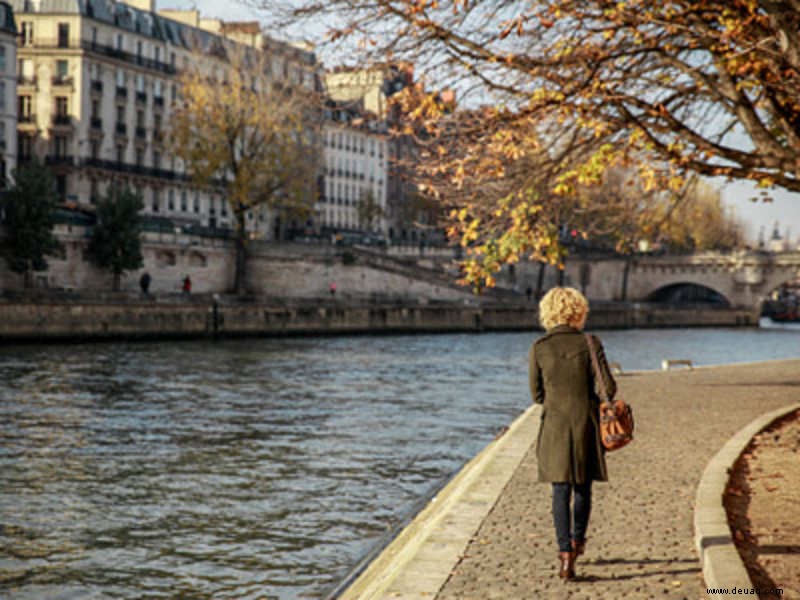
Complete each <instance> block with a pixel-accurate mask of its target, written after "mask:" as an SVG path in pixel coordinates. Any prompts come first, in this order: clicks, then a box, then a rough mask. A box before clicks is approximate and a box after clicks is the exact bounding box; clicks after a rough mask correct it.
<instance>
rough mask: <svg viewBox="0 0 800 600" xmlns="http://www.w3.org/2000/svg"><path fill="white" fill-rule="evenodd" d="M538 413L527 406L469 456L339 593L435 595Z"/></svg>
mask: <svg viewBox="0 0 800 600" xmlns="http://www.w3.org/2000/svg"><path fill="white" fill-rule="evenodd" d="M540 414H541V407H540V406H539V405H533V406H531V407H529V408H528V409H527V410H526V411H525V412H524V413H522V415H520V416H519V417H517V419H516V420H515V421H514V422H513V423H512V424H511V426H510V427H509V428H508V430H507V431H506V432H505V433H504V434H502V435H501V436H500V437H499V438H497V439H495V440H494V441H492V442H490V443H489V444H488V445H487V446H486V447H485V448H484V449H483V450H482V451H481V452H480V453H479V454H478V455H477V456H475V457H474V458H473V459H472V460H470V461H469V462H468V463H467V464H466V465H465V466H464V468H463V469H461V470H460V471H459V472H458V474H457V475H456V476H455V477H454V478H453V479H452V480H451V481H450V483H448V484H447V485H446V486H445V487H444V488H442V490H441V491H440V492H439V493H438V494H437V495H436V496H435V497H434V498H433V499H432V500H431V501H430V502H429V503H428V505H427V506H426V507H425V508H423V509H422V510H421V511H420V513H419V514H418V515H417V516H416V517H415V518H414V519H413V520H412V521H411V522H410V523H409V524H408V526H406V527H405V528H404V529H403V530H402V531H401V532H400V533H399V535H398V536H397V537H396V538H395V539H394V541H393V542H392V543H391V544H389V545H388V546H387V547H386V548H385V549H384V550H383V552H381V553H380V554H379V555H378V556H377V557H376V558H375V560H373V561H372V562H371V563H370V564H369V566H368V567H367V568H366V569H365V570H364V571H363V572H362V573H361V575H360V576H359V577H358V578H357V579H356V580H355V581H354V582H353V583H352V585H350V586H349V587H348V588H347V589H346V590H344V592H343V593H342V594H341V596H339V598H340V599H341V600H377V599H380V598H393V599H405V598H408V599H410V598H421V597H423V598H424V597H430V598H432V597H434V596H435V595H436V594H437V593H438V592H439V590H440V589H441V588H442V586H443V585H444V584H445V583H446V582H447V579H448V578H449V577H450V574H451V572H452V570H453V567H455V566H456V564H458V561H459V560H460V559H461V557H462V555H463V553H464V550H465V549H466V547H467V545H468V544H469V542H470V541H471V539H472V537H473V536H474V534H475V532H476V531H477V530H478V529H479V528H480V526H481V524H482V523H483V521H484V519H485V518H486V516H487V515H488V514H489V512H490V511H491V510H492V508H493V507H494V505H495V503H496V502H497V500H498V498H499V497H500V495H501V494H502V492H503V490H504V489H505V486H506V484H507V483H508V481H509V480H510V479H511V477H512V475H513V474H514V472H515V471H516V469H517V467H518V466H519V464H520V462H521V461H522V459H523V457H524V456H525V454H526V453H527V452H528V449H529V448H530V447H531V444H533V443H534V442H535V440H536V435H537V433H538V429H539V423H540V419H539V418H538V417H539V416H540Z"/></svg>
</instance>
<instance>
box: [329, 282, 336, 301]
mask: <svg viewBox="0 0 800 600" xmlns="http://www.w3.org/2000/svg"><path fill="white" fill-rule="evenodd" d="M328 292H329V293H330V295H331V298H334V297H335V296H336V282H335V281H331V284H330V285H329V286H328Z"/></svg>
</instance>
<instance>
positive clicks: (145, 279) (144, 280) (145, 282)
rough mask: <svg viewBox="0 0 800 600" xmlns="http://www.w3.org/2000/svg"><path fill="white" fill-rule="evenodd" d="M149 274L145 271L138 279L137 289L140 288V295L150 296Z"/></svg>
mask: <svg viewBox="0 0 800 600" xmlns="http://www.w3.org/2000/svg"><path fill="white" fill-rule="evenodd" d="M150 281H151V278H150V273H148V272H147V271H145V272H144V273H142V276H141V277H140V278H139V287H140V288H142V293H143V294H144V295H145V296H147V295H149V294H150Z"/></svg>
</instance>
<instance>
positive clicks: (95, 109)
mask: <svg viewBox="0 0 800 600" xmlns="http://www.w3.org/2000/svg"><path fill="white" fill-rule="evenodd" d="M91 116H92V118H93V119H99V118H100V100H97V99H95V100H92V115H91Z"/></svg>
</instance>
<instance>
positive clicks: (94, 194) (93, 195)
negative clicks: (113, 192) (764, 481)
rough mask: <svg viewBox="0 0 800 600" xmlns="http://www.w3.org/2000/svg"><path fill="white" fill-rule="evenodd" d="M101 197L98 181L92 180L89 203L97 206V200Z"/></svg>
mask: <svg viewBox="0 0 800 600" xmlns="http://www.w3.org/2000/svg"><path fill="white" fill-rule="evenodd" d="M99 196H100V188H99V186H98V185H97V180H96V179H92V180H90V181H89V203H90V204H97V199H98V197H99Z"/></svg>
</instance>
